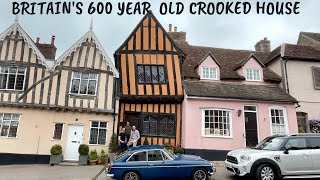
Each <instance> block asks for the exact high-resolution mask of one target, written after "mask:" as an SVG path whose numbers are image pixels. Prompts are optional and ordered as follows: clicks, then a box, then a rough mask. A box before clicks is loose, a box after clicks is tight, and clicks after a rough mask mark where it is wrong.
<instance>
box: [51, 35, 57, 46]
mask: <svg viewBox="0 0 320 180" xmlns="http://www.w3.org/2000/svg"><path fill="white" fill-rule="evenodd" d="M55 39H56V36H54V35H52V37H51V45H54V41H55Z"/></svg>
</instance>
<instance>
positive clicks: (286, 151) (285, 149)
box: [283, 146, 291, 154]
mask: <svg viewBox="0 0 320 180" xmlns="http://www.w3.org/2000/svg"><path fill="white" fill-rule="evenodd" d="M290 149H291V146H287V147H285V148H284V152H283V153H284V154H289V150H290Z"/></svg>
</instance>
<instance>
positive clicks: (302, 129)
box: [298, 127, 306, 133]
mask: <svg viewBox="0 0 320 180" xmlns="http://www.w3.org/2000/svg"><path fill="white" fill-rule="evenodd" d="M298 131H299V133H306V131H305V130H304V128H303V127H299V129H298Z"/></svg>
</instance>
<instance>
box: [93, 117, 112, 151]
mask: <svg viewBox="0 0 320 180" xmlns="http://www.w3.org/2000/svg"><path fill="white" fill-rule="evenodd" d="M92 122H99V127H93V128H96V129H98V134H97V137H98V138H99V129H106V143H105V144H98V140H99V139H98V138H97V143H96V144H91V143H90V136H91V128H92ZM100 122H105V123H107V124H106V127H105V128H100ZM108 126H109V122H108V121H101V120H91V121H90V128H89V137H88V144H89V145H92V146H106V145H107V143H108V142H107V141H108Z"/></svg>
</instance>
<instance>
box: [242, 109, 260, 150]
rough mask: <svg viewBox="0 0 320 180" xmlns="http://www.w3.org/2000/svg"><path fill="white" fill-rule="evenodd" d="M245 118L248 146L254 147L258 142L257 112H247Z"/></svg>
mask: <svg viewBox="0 0 320 180" xmlns="http://www.w3.org/2000/svg"><path fill="white" fill-rule="evenodd" d="M244 120H245V129H246V134H245V136H246V146H247V147H254V146H256V145H257V144H258V129H257V113H256V112H245V113H244Z"/></svg>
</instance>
